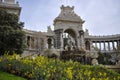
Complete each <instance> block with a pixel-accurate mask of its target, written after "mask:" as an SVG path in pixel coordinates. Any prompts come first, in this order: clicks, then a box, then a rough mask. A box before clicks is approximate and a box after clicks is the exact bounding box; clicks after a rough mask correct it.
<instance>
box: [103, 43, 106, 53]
mask: <svg viewBox="0 0 120 80" xmlns="http://www.w3.org/2000/svg"><path fill="white" fill-rule="evenodd" d="M103 44H104V51H106V46H105V41H104V42H103Z"/></svg>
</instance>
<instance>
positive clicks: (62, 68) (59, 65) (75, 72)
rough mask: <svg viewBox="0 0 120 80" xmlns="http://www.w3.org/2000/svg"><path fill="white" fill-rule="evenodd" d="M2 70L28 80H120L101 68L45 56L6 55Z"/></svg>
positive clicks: (2, 59) (109, 71) (1, 65)
mask: <svg viewBox="0 0 120 80" xmlns="http://www.w3.org/2000/svg"><path fill="white" fill-rule="evenodd" d="M0 70H4V71H8V72H11V73H13V74H17V75H20V76H23V77H26V78H28V80H120V74H118V73H116V72H114V71H112V70H108V69H105V68H103V67H99V66H89V65H81V64H80V63H78V62H72V61H66V62H63V61H60V60H57V59H49V58H46V57H44V56H37V57H34V58H32V57H29V58H24V59H23V58H21V57H20V56H18V55H15V54H14V55H12V56H10V55H4V56H3V57H1V58H0Z"/></svg>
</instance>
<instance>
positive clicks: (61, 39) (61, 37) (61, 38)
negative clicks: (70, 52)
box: [60, 32, 63, 50]
mask: <svg viewBox="0 0 120 80" xmlns="http://www.w3.org/2000/svg"><path fill="white" fill-rule="evenodd" d="M60 42H61V47H60V50H63V33H62V32H61V33H60Z"/></svg>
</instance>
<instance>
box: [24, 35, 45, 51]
mask: <svg viewBox="0 0 120 80" xmlns="http://www.w3.org/2000/svg"><path fill="white" fill-rule="evenodd" d="M26 44H27V49H29V50H33V49H34V50H38V49H39V50H41V49H42V48H43V47H44V40H42V39H41V38H39V37H34V36H26Z"/></svg>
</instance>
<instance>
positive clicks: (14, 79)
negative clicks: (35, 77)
mask: <svg viewBox="0 0 120 80" xmlns="http://www.w3.org/2000/svg"><path fill="white" fill-rule="evenodd" d="M8 79H9V80H26V79H24V78H21V77H18V76H15V75H12V74H8V73H5V72H1V71H0V80H8Z"/></svg>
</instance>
